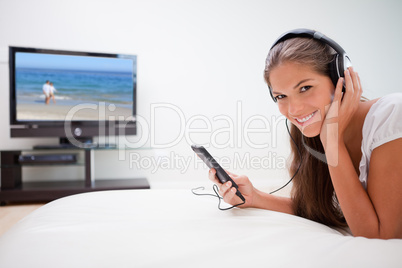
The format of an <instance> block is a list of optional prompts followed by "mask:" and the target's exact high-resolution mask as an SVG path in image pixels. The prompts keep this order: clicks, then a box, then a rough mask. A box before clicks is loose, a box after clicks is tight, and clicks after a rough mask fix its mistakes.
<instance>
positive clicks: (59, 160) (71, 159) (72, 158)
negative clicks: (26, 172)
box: [18, 154, 77, 164]
mask: <svg viewBox="0 0 402 268" xmlns="http://www.w3.org/2000/svg"><path fill="white" fill-rule="evenodd" d="M18 161H19V162H20V164H68V163H76V162H77V154H24V155H20V156H19V157H18Z"/></svg>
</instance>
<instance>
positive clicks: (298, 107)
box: [288, 99, 304, 116]
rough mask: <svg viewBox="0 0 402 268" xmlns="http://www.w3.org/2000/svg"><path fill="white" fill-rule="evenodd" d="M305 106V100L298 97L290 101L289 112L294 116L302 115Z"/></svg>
mask: <svg viewBox="0 0 402 268" xmlns="http://www.w3.org/2000/svg"><path fill="white" fill-rule="evenodd" d="M303 108H304V104H303V102H301V101H300V100H298V99H293V100H291V101H290V102H289V106H288V113H289V114H291V115H294V116H300V115H302V112H303Z"/></svg>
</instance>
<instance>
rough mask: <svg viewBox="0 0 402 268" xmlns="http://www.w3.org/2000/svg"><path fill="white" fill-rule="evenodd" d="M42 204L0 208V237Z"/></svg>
mask: <svg viewBox="0 0 402 268" xmlns="http://www.w3.org/2000/svg"><path fill="white" fill-rule="evenodd" d="M43 205H44V204H19V205H7V206H2V207H0V236H2V235H3V234H4V233H5V232H6V231H7V230H8V229H10V228H11V227H12V226H13V225H14V224H16V223H17V222H18V221H19V220H21V219H22V218H24V217H25V216H26V215H28V214H29V213H31V212H32V211H34V210H35V209H37V208H40V207H41V206H43Z"/></svg>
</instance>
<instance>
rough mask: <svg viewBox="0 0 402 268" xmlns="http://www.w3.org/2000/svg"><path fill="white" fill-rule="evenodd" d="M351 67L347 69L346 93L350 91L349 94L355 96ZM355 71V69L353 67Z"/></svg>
mask: <svg viewBox="0 0 402 268" xmlns="http://www.w3.org/2000/svg"><path fill="white" fill-rule="evenodd" d="M350 69H352V68H348V69H347V70H345V84H346V93H348V94H347V95H348V96H349V98H350V97H352V96H353V93H354V88H353V80H352V76H351V74H350V73H351V71H350ZM352 71H353V69H352Z"/></svg>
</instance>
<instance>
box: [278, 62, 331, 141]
mask: <svg viewBox="0 0 402 268" xmlns="http://www.w3.org/2000/svg"><path fill="white" fill-rule="evenodd" d="M270 82H271V89H272V94H273V96H274V97H275V98H276V99H277V103H278V107H279V111H280V112H281V113H282V114H283V115H284V116H286V118H288V120H290V121H291V122H292V123H293V124H294V125H295V126H296V127H298V128H299V129H300V131H301V132H302V133H303V135H304V136H306V137H315V136H317V135H319V134H320V133H321V127H322V122H323V119H324V118H325V114H326V111H327V110H328V108H329V106H330V104H331V102H332V99H333V96H334V91H335V86H334V85H333V83H332V81H331V79H330V78H329V77H328V76H325V75H322V74H319V73H317V72H315V71H314V70H312V69H311V68H310V67H309V66H306V65H302V64H299V63H293V62H285V63H282V64H280V65H279V66H277V67H276V68H274V69H273V70H272V71H271V74H270Z"/></svg>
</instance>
